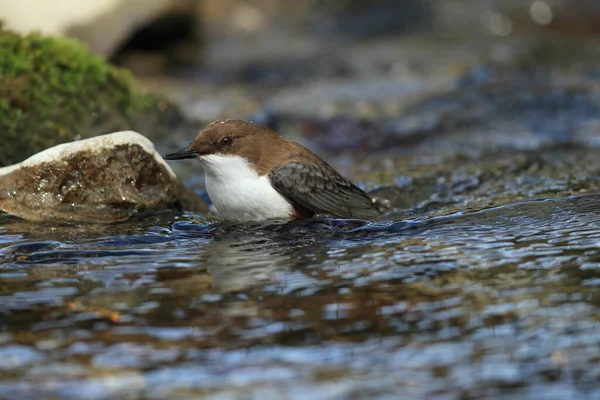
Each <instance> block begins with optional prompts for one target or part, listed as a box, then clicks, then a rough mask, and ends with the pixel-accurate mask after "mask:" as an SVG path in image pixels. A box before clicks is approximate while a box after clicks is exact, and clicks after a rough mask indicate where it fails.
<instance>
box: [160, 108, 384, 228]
mask: <svg viewBox="0 0 600 400" xmlns="http://www.w3.org/2000/svg"><path fill="white" fill-rule="evenodd" d="M163 157H164V159H165V160H181V159H186V158H197V159H198V160H200V161H201V163H202V166H203V167H204V171H205V174H206V175H205V176H206V190H207V192H208V196H209V197H210V199H211V201H212V202H213V204H214V205H215V207H216V208H217V210H218V211H219V212H220V213H221V215H222V216H223V217H224V218H226V219H228V220H233V221H262V220H268V219H294V218H310V217H312V216H314V215H329V216H333V217H337V218H358V219H373V218H375V217H377V216H378V215H379V211H378V210H377V208H376V207H375V205H374V203H373V201H372V200H371V198H370V197H369V196H368V195H367V194H366V193H365V192H363V191H362V190H361V189H359V188H358V187H356V186H355V185H354V184H353V183H352V182H350V181H349V180H347V179H346V178H344V177H342V176H341V175H340V174H339V173H338V172H337V171H336V170H335V169H333V168H332V167H331V166H330V165H329V164H327V163H326V162H325V161H323V160H321V159H320V158H319V157H318V156H317V155H315V154H314V153H313V152H311V151H310V150H308V149H307V148H306V147H304V146H301V145H299V144H298V143H295V142H292V141H289V140H287V139H284V138H283V137H281V136H279V135H278V134H276V133H275V132H273V131H272V130H270V129H268V128H266V127H264V126H261V125H259V124H255V123H252V122H246V121H240V120H224V121H215V122H212V123H210V124H209V125H207V126H206V127H205V128H204V129H202V131H200V133H199V134H198V136H197V137H196V139H195V140H194V141H193V142H192V143H191V144H190V145H189V146H187V147H186V148H184V149H181V150H179V151H176V152H174V153H169V154H166V155H164V156H163Z"/></svg>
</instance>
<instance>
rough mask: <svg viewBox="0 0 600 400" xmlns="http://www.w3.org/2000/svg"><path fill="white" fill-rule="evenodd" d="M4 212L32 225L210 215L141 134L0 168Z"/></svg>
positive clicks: (75, 145)
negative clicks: (193, 212)
mask: <svg viewBox="0 0 600 400" xmlns="http://www.w3.org/2000/svg"><path fill="white" fill-rule="evenodd" d="M0 187H1V188H2V189H1V190H0V209H2V210H4V211H6V212H8V213H10V214H12V215H16V216H19V217H21V218H24V219H27V220H31V221H52V222H63V221H66V222H95V223H113V222H119V221H125V220H128V219H130V218H133V217H136V216H140V215H143V214H144V213H152V212H158V211H167V210H181V209H188V210H196V211H203V210H206V207H205V205H204V204H203V203H202V201H201V200H200V198H198V197H197V196H195V194H193V192H190V191H188V190H187V189H185V188H184V187H183V185H182V184H181V183H180V182H179V181H178V180H177V177H176V176H175V174H174V172H173V171H172V170H171V169H170V168H169V166H168V165H167V164H166V163H165V162H164V161H163V160H162V158H161V157H160V155H158V154H157V153H156V151H155V150H154V146H153V145H152V143H151V142H150V141H149V140H148V139H146V138H145V137H143V136H142V135H140V134H138V133H136V132H132V131H127V132H117V133H113V134H108V135H103V136H98V137H96V138H92V139H87V140H81V141H76V142H72V143H67V144H63V145H59V146H56V147H53V148H50V149H48V150H46V151H43V152H41V153H38V154H36V155H34V156H33V157H30V158H29V159H27V160H25V161H23V162H22V163H20V164H16V165H13V166H10V167H5V168H1V169H0Z"/></svg>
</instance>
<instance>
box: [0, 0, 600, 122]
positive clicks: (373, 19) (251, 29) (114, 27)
mask: <svg viewBox="0 0 600 400" xmlns="http://www.w3.org/2000/svg"><path fill="white" fill-rule="evenodd" d="M0 16H1V17H2V19H4V20H5V22H6V24H7V25H8V27H9V28H12V29H15V30H18V31H22V32H27V31H30V30H39V31H41V32H43V33H48V34H55V35H66V36H70V37H75V38H78V39H81V40H82V41H84V42H85V43H87V44H88V45H89V47H90V48H91V50H92V51H93V52H94V53H96V54H99V55H102V56H104V57H106V58H108V59H109V60H111V61H113V62H115V63H117V64H120V65H124V66H126V67H128V68H130V69H132V70H133V71H134V73H135V74H136V76H137V78H138V80H139V81H140V82H141V84H142V85H143V86H146V87H148V88H149V89H152V90H158V91H160V92H163V93H165V94H167V95H168V96H169V97H171V98H172V99H173V100H174V101H176V102H177V103H178V104H179V105H180V106H181V107H182V108H183V110H184V111H185V113H186V115H187V116H188V117H189V118H191V119H192V120H200V121H205V120H212V119H215V118H221V117H247V116H254V117H255V118H258V115H259V114H257V113H260V115H262V116H264V115H265V113H268V114H269V116H278V115H279V116H280V115H289V114H293V115H304V116H318V117H326V118H329V117H334V116H339V115H345V116H351V117H359V118H361V119H365V118H366V119H369V118H382V117H385V118H390V117H394V116H398V115H399V114H401V113H402V112H403V111H405V110H406V109H407V108H408V107H409V106H414V105H415V104H417V103H419V102H421V101H423V100H424V99H425V98H430V97H431V96H435V95H439V94H441V93H447V92H448V91H449V90H451V89H452V88H454V87H455V85H456V84H457V82H458V81H459V80H461V79H462V80H464V79H467V80H469V79H470V80H471V81H473V80H475V81H477V79H479V80H480V81H481V79H487V78H489V77H490V74H491V72H490V71H489V68H490V66H491V67H493V68H502V69H503V71H502V74H504V73H506V70H507V69H508V70H509V71H510V72H508V73H509V75H510V77H509V78H501V79H506V80H507V81H513V82H514V81H515V80H521V78H522V72H523V69H524V68H534V69H535V68H539V67H541V68H543V69H544V70H545V71H544V72H548V71H549V70H550V69H552V68H557V67H560V68H561V70H560V73H561V74H566V73H569V74H571V73H572V72H573V70H574V69H576V68H580V69H579V70H578V71H581V68H586V70H585V71H584V72H585V74H587V75H585V74H584V75H583V76H582V75H578V79H580V80H581V79H584V80H585V79H586V77H587V78H589V77H591V76H592V75H593V74H594V73H596V72H597V71H596V66H595V60H597V58H596V55H597V54H596V50H595V47H596V46H595V40H596V37H597V35H598V34H600V3H598V2H596V1H593V0H569V1H566V0H444V1H441V0H440V1H437V0H399V1H394V0H373V1H368V2H366V1H359V0H294V1H292V0H277V1H276V0H98V1H94V2H81V1H78V0H62V1H60V2H58V3H56V2H47V1H45V0H20V1H18V2H17V1H12V0H0ZM563 67H564V68H563ZM484 68H487V70H483V69H484ZM486 71H487V72H486ZM469 74H473V75H469ZM498 74H499V73H498V72H497V71H495V75H498ZM516 74H519V76H516ZM531 78H532V80H535V79H536V78H542V79H543V77H542V75H541V74H540V73H534V76H531ZM480 81H478V82H480ZM528 81H529V79H528ZM521 84H522V83H521ZM529 89H533V88H532V87H531V86H529V84H527V85H526V87H524V88H523V90H529ZM534 91H535V90H534ZM439 114H440V113H439V112H437V111H436V112H433V115H434V117H435V118H434V119H439V118H442V117H441V116H440V115H439ZM263 122H264V121H263ZM424 123H425V122H423V121H421V122H419V121H414V122H413V123H412V124H417V126H418V127H419V128H420V130H422V129H424V128H427V126H428V125H427V126H422V124H424ZM431 123H433V122H432V121H429V122H427V123H426V124H431ZM396 125H398V124H396ZM446 125H447V124H446ZM394 129H396V130H398V129H400V130H405V129H406V127H403V128H400V127H398V126H396V127H395V128H394Z"/></svg>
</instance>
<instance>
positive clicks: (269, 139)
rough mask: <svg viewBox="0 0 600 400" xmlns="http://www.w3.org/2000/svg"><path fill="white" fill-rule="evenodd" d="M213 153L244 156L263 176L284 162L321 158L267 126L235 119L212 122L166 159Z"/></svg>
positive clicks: (196, 156) (199, 156)
mask: <svg viewBox="0 0 600 400" xmlns="http://www.w3.org/2000/svg"><path fill="white" fill-rule="evenodd" d="M306 153H308V154H306ZM210 154H218V155H225V156H226V155H231V156H241V157H244V158H245V159H246V160H248V162H249V163H250V165H252V166H253V167H254V168H255V169H256V170H257V172H258V173H259V174H260V175H264V174H267V173H269V172H270V171H271V170H272V169H273V168H274V167H275V166H276V165H278V164H280V163H283V162H289V161H295V160H299V159H301V158H303V159H305V160H307V161H309V160H310V161H316V160H315V159H318V158H317V157H316V156H315V155H314V154H312V153H310V152H309V151H308V150H307V149H305V148H304V147H302V146H300V145H299V144H297V143H294V142H291V141H289V140H286V139H284V138H282V137H281V136H279V135H277V134H276V133H275V132H273V131H272V130H270V129H269V128H267V127H264V126H262V125H259V124H254V123H252V122H246V121H241V120H233V119H231V120H220V121H215V122H211V123H210V124H208V125H207V126H206V127H205V128H204V129H202V130H201V131H200V133H199V134H198V136H197V137H196V139H194V141H193V142H192V143H191V144H190V145H189V146H187V147H186V148H183V149H181V150H179V151H176V152H174V153H169V154H165V155H164V156H163V158H164V159H165V160H182V159H186V158H201V157H202V156H206V155H210ZM307 158H308V159H307Z"/></svg>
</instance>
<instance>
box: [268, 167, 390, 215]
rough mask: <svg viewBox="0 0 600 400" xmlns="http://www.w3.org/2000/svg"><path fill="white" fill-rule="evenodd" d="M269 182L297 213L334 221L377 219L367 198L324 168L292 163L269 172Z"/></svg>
mask: <svg viewBox="0 0 600 400" xmlns="http://www.w3.org/2000/svg"><path fill="white" fill-rule="evenodd" d="M269 180H270V181H271V184H272V185H273V187H274V188H275V189H276V190H277V191H278V192H279V193H280V194H281V195H282V196H283V197H285V198H286V199H287V200H288V201H289V202H290V203H292V205H293V206H294V207H297V208H299V209H308V210H310V211H312V212H314V213H315V214H327V215H331V216H333V217H337V218H358V219H374V218H376V217H377V216H379V212H378V211H377V209H376V208H375V206H374V205H373V201H372V200H371V199H370V198H369V196H367V194H366V193H365V192H363V191H362V190H361V189H359V188H358V187H356V186H355V185H354V184H353V183H352V182H350V181H349V180H347V179H346V178H344V177H343V176H341V175H340V174H338V173H337V172H336V171H335V170H334V169H333V168H332V167H330V166H329V165H327V164H315V163H308V162H296V161H295V162H291V163H288V164H284V165H280V166H278V167H276V168H274V169H273V171H271V173H270V174H269Z"/></svg>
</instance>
